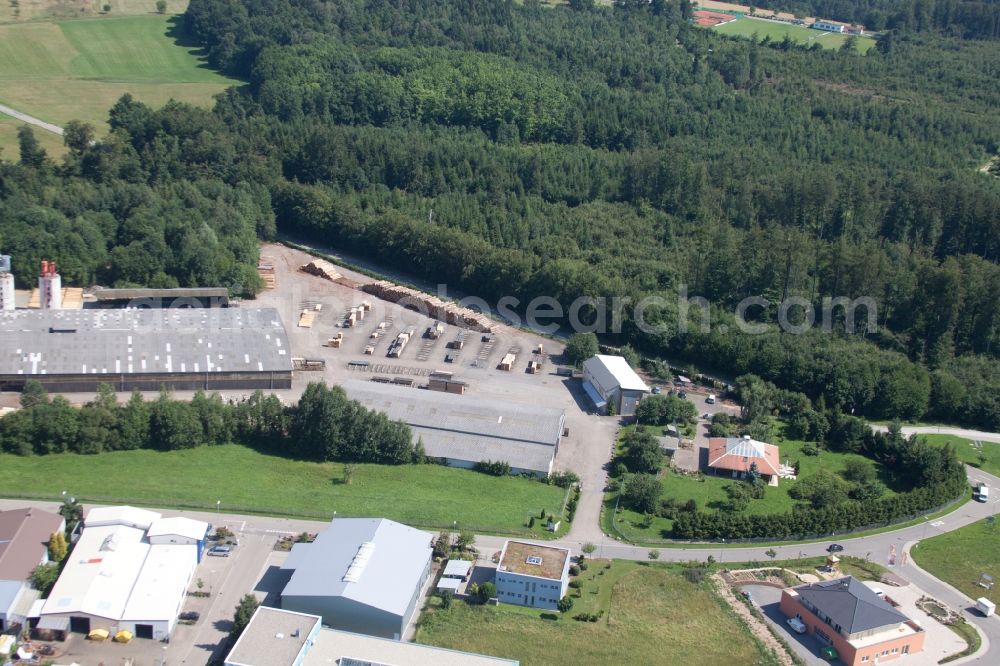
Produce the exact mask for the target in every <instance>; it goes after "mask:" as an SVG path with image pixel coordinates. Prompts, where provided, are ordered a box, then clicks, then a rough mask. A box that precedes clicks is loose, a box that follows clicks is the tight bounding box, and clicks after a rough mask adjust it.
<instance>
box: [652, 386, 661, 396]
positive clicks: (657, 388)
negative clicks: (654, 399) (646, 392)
mask: <svg viewBox="0 0 1000 666" xmlns="http://www.w3.org/2000/svg"><path fill="white" fill-rule="evenodd" d="M653 395H660V387H659V386H654V387H653Z"/></svg>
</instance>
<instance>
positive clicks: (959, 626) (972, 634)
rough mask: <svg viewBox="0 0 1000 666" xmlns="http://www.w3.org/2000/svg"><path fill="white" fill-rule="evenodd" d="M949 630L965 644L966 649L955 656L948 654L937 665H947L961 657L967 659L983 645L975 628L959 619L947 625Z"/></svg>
mask: <svg viewBox="0 0 1000 666" xmlns="http://www.w3.org/2000/svg"><path fill="white" fill-rule="evenodd" d="M947 626H948V628H949V629H951V630H952V631H954V632H955V633H956V634H958V635H959V636H960V637H962V639H963V640H964V641H965V642H966V644H967V647H966V648H965V649H964V650H962V651H961V652H956V653H955V654H950V655H948V656H947V657H945V658H944V659H942V660H941V661H939V662H938V663H939V664H947V663H948V662H950V661H955V660H956V659H961V658H962V657H967V656H968V655H970V654H975V653H976V652H978V651H979V648H980V647H982V645H983V639H982V637H981V636H980V635H979V632H978V631H976V628H975V627H973V626H972V625H971V624H969V623H968V622H966V621H965V620H963V619H961V618H959V619H958V620H956V621H955V622H953V623H952V624H949V625H947Z"/></svg>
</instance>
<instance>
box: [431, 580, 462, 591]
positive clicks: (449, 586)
mask: <svg viewBox="0 0 1000 666" xmlns="http://www.w3.org/2000/svg"><path fill="white" fill-rule="evenodd" d="M461 584H462V581H460V580H459V579H458V578H442V579H441V580H439V581H438V584H437V589H438V591H439V592H442V591H444V590H448V591H449V592H451V593H452V594H458V588H459V586H460V585H461Z"/></svg>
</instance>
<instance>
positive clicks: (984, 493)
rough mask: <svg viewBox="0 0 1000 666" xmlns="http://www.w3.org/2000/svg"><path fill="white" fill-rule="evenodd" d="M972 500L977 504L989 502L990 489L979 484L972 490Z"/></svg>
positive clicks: (983, 484)
mask: <svg viewBox="0 0 1000 666" xmlns="http://www.w3.org/2000/svg"><path fill="white" fill-rule="evenodd" d="M972 499H974V500H976V501H977V502H989V501H990V487H989V486H987V485H986V484H985V483H981V484H979V485H978V486H976V487H975V488H974V489H973V493H972Z"/></svg>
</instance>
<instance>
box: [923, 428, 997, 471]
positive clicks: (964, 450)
mask: <svg viewBox="0 0 1000 666" xmlns="http://www.w3.org/2000/svg"><path fill="white" fill-rule="evenodd" d="M920 437H921V438H922V439H923V440H924V441H926V442H927V443H928V444H937V445H941V446H944V445H945V444H948V443H951V444H954V445H955V453H956V455H958V459H959V460H961V461H962V462H964V463H966V464H968V465H972V466H973V467H978V468H979V469H981V470H983V471H984V472H989V473H990V474H994V475H996V476H1000V444H998V443H996V442H981V444H982V447H981V448H976V447H974V446H973V442H972V440H971V439H965V438H963V437H955V436H954V435H921V436H920ZM980 455H981V456H982V459H980Z"/></svg>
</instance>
